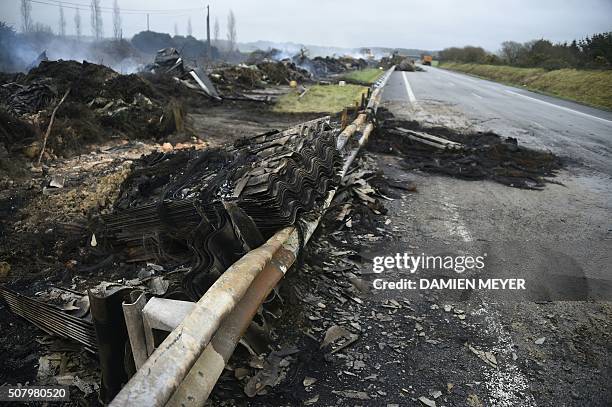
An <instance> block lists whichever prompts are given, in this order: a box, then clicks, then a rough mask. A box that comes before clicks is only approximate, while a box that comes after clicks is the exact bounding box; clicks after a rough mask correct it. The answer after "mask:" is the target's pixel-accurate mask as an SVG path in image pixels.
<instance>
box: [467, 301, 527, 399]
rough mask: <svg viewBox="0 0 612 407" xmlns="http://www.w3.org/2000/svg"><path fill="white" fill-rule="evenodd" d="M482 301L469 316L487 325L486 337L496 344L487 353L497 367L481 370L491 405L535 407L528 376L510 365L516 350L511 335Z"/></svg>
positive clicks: (496, 313)
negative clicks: (480, 316)
mask: <svg viewBox="0 0 612 407" xmlns="http://www.w3.org/2000/svg"><path fill="white" fill-rule="evenodd" d="M481 302H482V308H480V309H479V310H476V311H474V312H472V315H483V316H484V319H485V322H486V324H485V325H484V330H485V333H486V335H487V336H489V337H492V338H497V343H495V344H493V345H492V346H491V347H490V348H489V349H488V350H489V351H490V352H492V353H493V354H494V355H495V356H496V357H497V360H498V365H497V367H496V368H494V369H488V368H486V369H485V370H484V374H485V376H486V381H485V387H486V388H487V390H488V391H489V395H490V397H489V403H490V405H492V406H499V407H514V406H525V407H531V406H536V405H537V404H536V402H535V399H534V398H533V396H532V395H531V393H530V392H529V381H528V380H527V377H526V376H525V375H524V374H523V373H522V372H521V370H520V369H519V368H518V366H517V365H516V364H515V363H513V359H514V357H513V353H514V351H515V349H516V347H515V345H514V341H513V340H512V336H510V333H508V331H507V330H506V329H505V328H504V326H503V324H502V323H501V321H500V320H501V315H500V314H499V311H498V310H497V309H496V307H495V306H494V305H491V304H488V303H487V302H486V301H485V300H484V299H481ZM500 356H501V357H500Z"/></svg>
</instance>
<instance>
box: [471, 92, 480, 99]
mask: <svg viewBox="0 0 612 407" xmlns="http://www.w3.org/2000/svg"><path fill="white" fill-rule="evenodd" d="M472 95H474V96H476V97H477V98H478V99H482V96H480V95H479V94H477V93H474V92H472Z"/></svg>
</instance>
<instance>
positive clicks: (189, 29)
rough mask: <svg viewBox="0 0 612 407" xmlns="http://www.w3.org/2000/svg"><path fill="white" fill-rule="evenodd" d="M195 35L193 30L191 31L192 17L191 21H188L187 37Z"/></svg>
mask: <svg viewBox="0 0 612 407" xmlns="http://www.w3.org/2000/svg"><path fill="white" fill-rule="evenodd" d="M192 34H193V30H192V29H191V17H189V20H187V35H192Z"/></svg>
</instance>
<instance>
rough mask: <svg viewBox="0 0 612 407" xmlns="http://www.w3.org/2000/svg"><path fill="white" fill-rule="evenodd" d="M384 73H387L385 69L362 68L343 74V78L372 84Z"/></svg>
mask: <svg viewBox="0 0 612 407" xmlns="http://www.w3.org/2000/svg"><path fill="white" fill-rule="evenodd" d="M383 73H385V71H382V70H380V69H377V68H370V69H362V70H359V71H352V72H349V73H347V74H346V75H343V76H342V79H344V80H346V81H352V82H361V83H364V84H365V83H368V84H372V83H374V82H376V79H378V78H379V77H380V75H382V74H383Z"/></svg>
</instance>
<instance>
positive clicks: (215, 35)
mask: <svg viewBox="0 0 612 407" xmlns="http://www.w3.org/2000/svg"><path fill="white" fill-rule="evenodd" d="M220 31H221V29H220V28H219V19H218V18H217V17H215V25H214V27H213V40H214V42H215V45H217V44H218V43H219V32H220Z"/></svg>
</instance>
